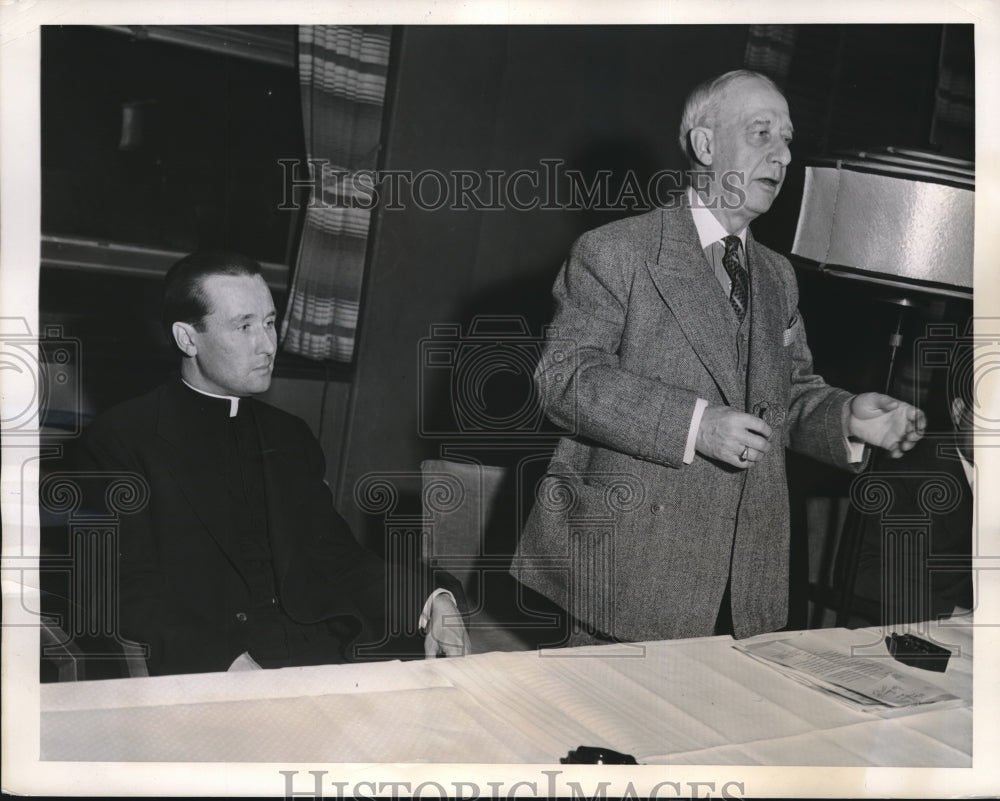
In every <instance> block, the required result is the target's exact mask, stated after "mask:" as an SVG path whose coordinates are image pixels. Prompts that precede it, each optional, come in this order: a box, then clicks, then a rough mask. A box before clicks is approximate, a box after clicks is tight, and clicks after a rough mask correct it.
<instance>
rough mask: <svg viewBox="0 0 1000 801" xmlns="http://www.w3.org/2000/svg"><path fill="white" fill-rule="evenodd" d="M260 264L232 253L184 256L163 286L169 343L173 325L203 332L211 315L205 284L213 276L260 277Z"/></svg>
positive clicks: (206, 251)
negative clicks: (203, 285) (187, 325)
mask: <svg viewBox="0 0 1000 801" xmlns="http://www.w3.org/2000/svg"><path fill="white" fill-rule="evenodd" d="M260 274H261V267H260V264H258V263H257V262H255V261H254V260H253V259H250V258H247V257H246V256H244V255H242V254H240V253H236V252H234V251H229V250H202V251H198V252H196V253H192V254H191V255H189V256H185V257H184V258H183V259H181V260H180V261H178V262H177V263H176V264H174V265H173V267H171V268H170V269H169V270H168V271H167V276H166V278H165V279H164V285H163V315H162V318H161V319H162V323H163V330H164V332H165V333H166V335H167V339H168V340H169V341H170V342H173V341H174V336H173V333H172V331H171V329H172V328H173V325H174V323H177V322H181V323H189V324H190V325H193V326H194V327H195V328H196V329H197V330H199V331H203V330H204V318H205V316H206V315H208V314H210V313H211V311H212V310H211V309H210V308H209V307H208V299H207V298H206V296H205V291H204V289H203V288H202V281H203V280H204V279H205V278H207V277H208V276H210V275H260Z"/></svg>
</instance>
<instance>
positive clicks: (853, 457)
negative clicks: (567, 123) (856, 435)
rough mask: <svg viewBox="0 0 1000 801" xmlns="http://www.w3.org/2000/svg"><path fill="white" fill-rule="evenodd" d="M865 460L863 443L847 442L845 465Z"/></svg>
mask: <svg viewBox="0 0 1000 801" xmlns="http://www.w3.org/2000/svg"><path fill="white" fill-rule="evenodd" d="M864 458H865V443H863V442H862V441H861V440H859V439H848V440H847V463H848V464H857V463H858V462H860V461H862V460H863V459H864Z"/></svg>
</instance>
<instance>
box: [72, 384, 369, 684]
mask: <svg viewBox="0 0 1000 801" xmlns="http://www.w3.org/2000/svg"><path fill="white" fill-rule="evenodd" d="M240 406H241V409H240V414H245V413H250V414H252V415H253V416H254V419H255V421H256V428H257V431H258V432H259V438H260V453H261V463H262V466H263V481H264V488H265V492H264V495H265V498H264V501H265V504H266V516H267V532H268V538H269V542H270V552H271V554H270V555H271V562H272V565H273V587H274V590H275V593H274V597H273V598H268V599H266V601H265V602H264V604H261V601H260V597H259V592H258V593H257V594H256V595H255V594H254V593H253V592H252V591H251V587H250V583H252V582H249V580H248V577H247V576H245V575H244V573H243V572H242V571H241V558H240V553H239V551H238V547H239V545H238V543H237V542H235V541H234V536H233V533H232V526H231V525H230V523H229V520H228V519H227V518H228V515H229V511H228V507H227V505H226V503H225V500H224V498H223V497H221V496H222V494H223V493H224V492H225V491H226V490H225V489H224V487H225V484H224V481H223V471H224V469H225V468H224V457H223V453H224V451H225V448H224V444H225V443H224V442H223V441H222V437H223V436H225V434H224V432H225V427H224V423H225V419H224V418H225V417H228V410H229V402H228V401H227V400H224V399H218V398H211V397H206V396H203V395H199V394H198V393H195V392H194V391H193V390H191V389H190V388H188V387H186V386H185V385H184V384H183V383H182V382H181V381H180V380H179V379H178V380H173V381H170V382H168V383H167V384H164V385H163V386H161V387H159V388H158V389H156V390H154V391H153V392H151V393H149V394H147V395H144V396H142V397H139V398H135V399H133V400H130V401H127V402H125V403H124V404H122V405H120V406H117V407H115V408H113V409H112V410H110V411H109V412H107V413H106V414H104V415H102V416H101V417H100V418H99V419H98V420H96V421H95V422H94V423H93V424H91V425H90V426H89V427H88V429H87V430H86V432H85V435H84V438H83V440H82V442H81V449H80V460H79V461H80V466H81V467H82V468H83V469H85V470H98V471H116V472H129V473H134V474H135V475H136V476H137V477H138V478H139V480H140V481H142V482H145V485H147V486H148V502H147V503H146V504H145V506H144V508H143V509H141V510H140V511H138V512H136V513H134V514H126V515H122V516H121V518H120V533H119V547H118V554H119V559H118V572H119V575H118V581H119V592H118V599H117V601H118V606H119V617H118V621H119V625H118V634H119V635H121V636H123V637H124V638H125V639H127V640H131V641H134V642H137V643H140V644H143V645H146V646H148V649H149V654H148V658H147V665H148V668H149V672H150V674H151V675H155V674H163V673H187V672H208V671H220V670H226V669H227V668H228V667H229V665H230V664H231V663H232V662H233V660H234V659H235V658H236V657H237V656H239V655H240V654H241V653H242V652H243V651H245V650H249V651H250V654H251V656H253V657H254V658H255V659H257V660H258V661H260V662H261V663H262V664H264V666H265V667H268V666H283V665H286V664H287V665H295V664H316V663H328V662H341V661H345V646H346V644H347V643H346V641H347V640H349V639H351V637H352V636H354V635H357V634H359V628H361V627H362V626H363V630H364V631H365V639H368V640H372V639H378V637H379V635H380V630H383V620H384V610H385V584H386V570H385V565H384V562H383V561H382V560H381V559H379V558H378V557H376V556H374V555H373V554H372V553H370V552H369V551H367V550H365V549H364V548H362V547H361V546H360V544H359V543H358V542H357V541H356V540H355V539H354V537H353V535H352V534H351V531H350V529H349V527H348V525H347V523H346V522H345V521H344V520H343V518H341V517H340V515H339V514H338V513H337V512H336V510H335V509H334V506H333V503H332V498H331V494H330V491H329V489H328V487H327V485H326V484H325V483H324V466H325V462H324V458H323V453H322V450H321V448H320V446H319V443H318V442H317V441H316V439H315V437H314V436H313V434H312V432H311V431H310V430H309V428H308V426H307V425H306V424H305V422H304V421H302V420H300V419H299V418H297V417H295V416H293V415H290V414H288V413H286V412H283V411H281V410H279V409H276V408H274V407H272V406H269V405H268V404H265V403H263V402H260V401H257V400H254V399H251V398H244V399H242V400H241V401H240ZM220 415H221V418H220ZM98 503H99V501H98ZM357 622H360V624H361V626H358V625H357Z"/></svg>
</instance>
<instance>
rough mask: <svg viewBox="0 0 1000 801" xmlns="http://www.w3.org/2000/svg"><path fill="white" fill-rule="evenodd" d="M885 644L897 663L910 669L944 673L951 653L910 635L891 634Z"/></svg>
mask: <svg viewBox="0 0 1000 801" xmlns="http://www.w3.org/2000/svg"><path fill="white" fill-rule="evenodd" d="M885 644H886V646H887V647H888V648H889V653H890V654H892V655H893V656H894V657H895V658H896V660H897V661H899V662H902V663H903V664H904V665H909V666H910V667H915V668H922V669H924V670H936V671H937V672H938V673H944V671H945V668H947V667H948V658H949V657H950V656H951V651H949V650H948V649H947V648H942V647H941V646H940V645H935V644H934V643H932V642H928V641H927V640H922V639H920V637H914V636H913V635H912V634H893V635H892V636H891V637H886V638H885Z"/></svg>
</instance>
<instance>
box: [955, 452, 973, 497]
mask: <svg viewBox="0 0 1000 801" xmlns="http://www.w3.org/2000/svg"><path fill="white" fill-rule="evenodd" d="M955 453H957V454H958V459H959V461H960V462H961V463H962V470H963V471H964V472H965V480H966V481H968V482H969V486H970V487H972V488H973V491H975V487H976V468H975V467H974V466H973V465H972V463H971V462H969V460H968V459H966V458H965V455H964V454H963V453H962V449H961V448H955Z"/></svg>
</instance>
